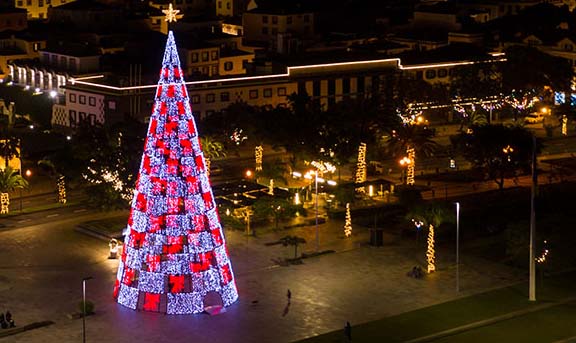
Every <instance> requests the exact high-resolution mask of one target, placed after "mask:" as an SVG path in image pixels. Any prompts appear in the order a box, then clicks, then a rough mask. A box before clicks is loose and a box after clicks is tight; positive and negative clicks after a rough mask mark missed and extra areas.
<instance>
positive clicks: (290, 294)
mask: <svg viewBox="0 0 576 343" xmlns="http://www.w3.org/2000/svg"><path fill="white" fill-rule="evenodd" d="M286 298H288V303H289V304H290V300H291V299H292V292H290V289H288V292H286Z"/></svg>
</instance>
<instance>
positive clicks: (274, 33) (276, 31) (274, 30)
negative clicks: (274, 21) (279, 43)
mask: <svg viewBox="0 0 576 343" xmlns="http://www.w3.org/2000/svg"><path fill="white" fill-rule="evenodd" d="M277 34H278V29H277V28H275V27H273V28H272V35H274V36H276V35H277Z"/></svg>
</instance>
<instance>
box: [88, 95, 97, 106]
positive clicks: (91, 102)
mask: <svg viewBox="0 0 576 343" xmlns="http://www.w3.org/2000/svg"><path fill="white" fill-rule="evenodd" d="M88 105H90V106H96V98H95V97H93V96H91V97H88Z"/></svg>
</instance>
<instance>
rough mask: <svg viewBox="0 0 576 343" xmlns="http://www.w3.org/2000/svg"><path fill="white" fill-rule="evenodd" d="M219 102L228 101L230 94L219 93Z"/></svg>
mask: <svg viewBox="0 0 576 343" xmlns="http://www.w3.org/2000/svg"><path fill="white" fill-rule="evenodd" d="M220 101H222V102H227V101H230V93H228V92H222V93H220Z"/></svg>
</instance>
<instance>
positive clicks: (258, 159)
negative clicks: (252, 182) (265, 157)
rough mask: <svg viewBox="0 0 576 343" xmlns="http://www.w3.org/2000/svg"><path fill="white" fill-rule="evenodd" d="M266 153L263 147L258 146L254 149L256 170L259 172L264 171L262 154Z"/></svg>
mask: <svg viewBox="0 0 576 343" xmlns="http://www.w3.org/2000/svg"><path fill="white" fill-rule="evenodd" d="M263 152H264V148H263V147H262V145H258V146H257V147H256V148H254V158H255V160H256V168H255V170H256V171H257V172H259V171H262V154H263Z"/></svg>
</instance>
